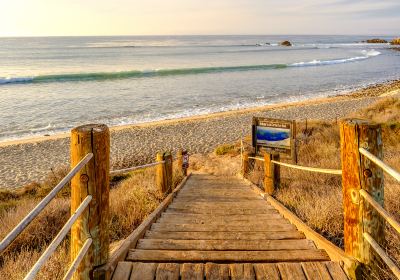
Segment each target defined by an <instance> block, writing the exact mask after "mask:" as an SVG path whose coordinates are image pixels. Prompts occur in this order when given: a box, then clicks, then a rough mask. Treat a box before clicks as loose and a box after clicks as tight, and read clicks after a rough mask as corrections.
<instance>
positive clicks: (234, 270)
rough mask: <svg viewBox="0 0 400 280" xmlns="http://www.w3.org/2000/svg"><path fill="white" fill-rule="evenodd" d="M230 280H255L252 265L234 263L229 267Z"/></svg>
mask: <svg viewBox="0 0 400 280" xmlns="http://www.w3.org/2000/svg"><path fill="white" fill-rule="evenodd" d="M229 270H230V276H231V280H255V279H256V278H255V273H254V269H253V264H251V263H235V264H230V265H229Z"/></svg>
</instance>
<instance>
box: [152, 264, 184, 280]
mask: <svg viewBox="0 0 400 280" xmlns="http://www.w3.org/2000/svg"><path fill="white" fill-rule="evenodd" d="M179 274H180V268H179V264H177V263H160V264H159V265H158V267H157V272H156V280H179Z"/></svg>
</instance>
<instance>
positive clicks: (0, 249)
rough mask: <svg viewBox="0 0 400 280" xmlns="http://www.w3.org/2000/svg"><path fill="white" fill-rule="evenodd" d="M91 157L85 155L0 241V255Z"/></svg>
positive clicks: (91, 155) (90, 155)
mask: <svg viewBox="0 0 400 280" xmlns="http://www.w3.org/2000/svg"><path fill="white" fill-rule="evenodd" d="M92 157H93V154H92V153H89V154H87V155H86V156H85V157H84V158H83V159H82V160H81V161H80V162H79V163H78V164H77V165H76V166H75V167H74V168H73V169H72V170H71V171H70V172H69V173H68V174H67V175H66V176H65V177H64V178H63V179H62V180H61V181H60V182H59V183H58V184H57V185H56V186H55V187H54V188H53V189H52V190H51V191H50V192H49V194H48V195H46V196H45V198H43V199H42V200H41V201H40V202H39V203H38V204H37V205H36V207H35V208H33V210H32V211H31V212H29V214H28V215H26V216H25V218H24V219H23V220H22V221H21V222H20V223H19V224H18V225H17V226H16V227H15V228H14V229H13V230H12V231H11V232H10V233H9V234H8V235H7V236H6V237H5V238H4V239H3V240H2V241H1V243H0V253H2V252H3V251H4V250H5V249H6V248H7V247H8V246H9V245H10V244H11V243H12V242H13V241H14V240H15V238H17V237H18V235H20V234H21V232H22V231H23V230H24V229H25V228H26V227H27V226H28V225H29V224H30V223H31V222H32V221H33V219H35V218H36V217H37V216H38V215H39V214H40V213H41V212H42V211H43V209H44V208H45V207H46V206H47V204H49V203H50V201H51V200H52V199H53V198H54V197H55V196H56V195H57V194H58V193H59V192H60V190H61V189H62V188H63V187H64V186H65V185H66V184H67V183H68V182H69V181H71V179H72V177H74V176H75V175H76V173H78V172H79V171H80V170H81V169H82V168H83V167H84V166H85V165H86V164H87V163H88V162H89V161H90V160H91V159H92Z"/></svg>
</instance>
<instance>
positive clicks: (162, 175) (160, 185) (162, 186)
mask: <svg viewBox="0 0 400 280" xmlns="http://www.w3.org/2000/svg"><path fill="white" fill-rule="evenodd" d="M156 161H157V162H161V161H164V154H163V153H157V158H156ZM156 185H157V189H158V191H159V192H160V193H161V194H165V192H166V191H167V189H168V187H167V177H166V168H165V162H164V163H161V164H159V165H157V169H156Z"/></svg>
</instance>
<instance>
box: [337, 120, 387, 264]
mask: <svg viewBox="0 0 400 280" xmlns="http://www.w3.org/2000/svg"><path fill="white" fill-rule="evenodd" d="M340 136H341V155H342V185H343V203H344V243H345V244H344V248H345V252H346V253H348V254H350V255H351V256H353V257H355V258H356V259H357V260H359V261H361V262H363V263H365V264H372V263H373V262H374V258H375V256H374V253H373V249H372V248H370V246H369V244H368V243H367V242H365V241H364V238H363V233H364V232H367V233H369V234H370V235H371V236H372V237H373V238H374V239H375V240H377V241H378V242H379V243H381V242H384V220H383V218H382V217H381V216H380V215H379V213H378V212H377V211H376V210H375V209H374V208H373V207H372V206H371V205H370V204H368V203H367V202H365V201H364V200H363V199H362V198H361V197H360V194H359V191H360V189H363V190H365V191H367V192H368V193H369V194H370V195H371V196H372V197H373V198H374V199H375V200H376V201H377V202H378V203H379V204H380V205H382V206H383V197H384V193H383V190H384V188H383V171H382V169H381V168H379V167H378V166H377V165H375V164H374V163H372V162H371V161H370V160H369V159H367V158H365V157H364V156H362V155H361V154H360V152H359V148H360V147H362V148H365V149H367V150H368V151H369V152H370V153H372V154H374V155H376V156H377V157H378V158H380V159H382V157H383V152H382V136H381V127H380V125H377V124H372V123H369V122H368V121H362V120H346V121H343V122H342V123H341V124H340Z"/></svg>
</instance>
